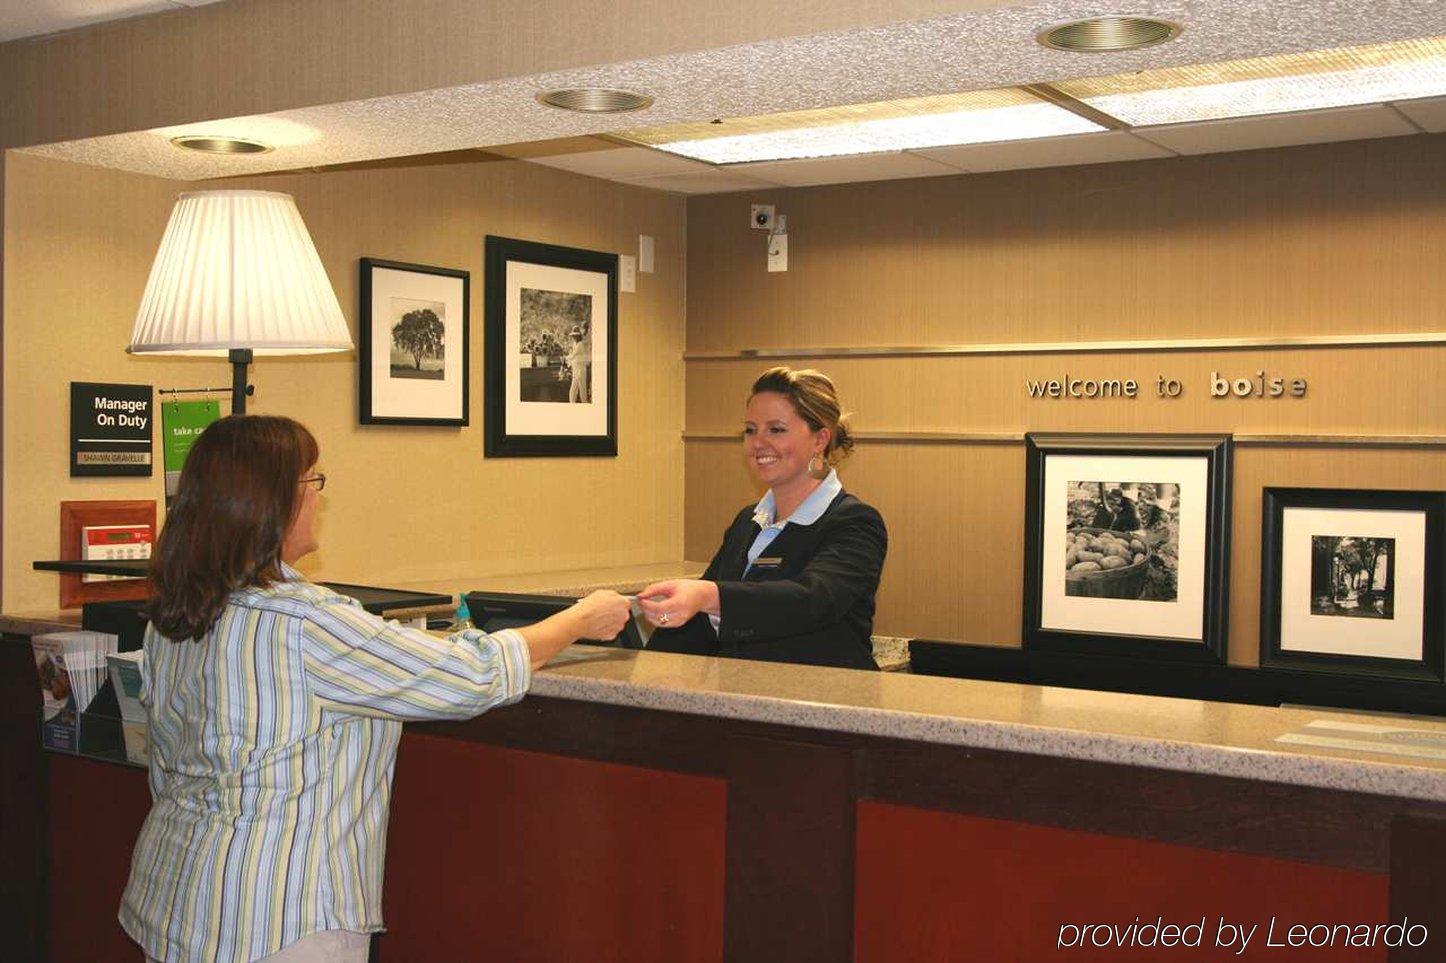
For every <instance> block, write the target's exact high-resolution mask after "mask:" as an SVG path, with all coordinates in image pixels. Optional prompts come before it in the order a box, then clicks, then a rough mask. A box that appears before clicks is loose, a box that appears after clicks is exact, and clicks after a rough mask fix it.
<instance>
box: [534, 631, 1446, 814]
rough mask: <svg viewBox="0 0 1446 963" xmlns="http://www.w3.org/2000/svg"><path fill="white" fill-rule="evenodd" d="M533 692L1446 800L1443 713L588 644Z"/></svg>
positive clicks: (542, 677)
mask: <svg viewBox="0 0 1446 963" xmlns="http://www.w3.org/2000/svg"><path fill="white" fill-rule="evenodd" d="M532 692H533V693H534V694H536V695H540V696H550V697H554V698H559V699H576V700H582V701H589V702H600V703H609V704H613V705H623V706H634V707H638V708H646V709H662V710H668V711H673V712H687V713H694V714H699V715H713V716H721V717H725V718H731V719H747V720H752V721H757V722H771V723H777V724H780V725H788V726H798V727H802V728H809V729H824V730H832V731H839V732H851V733H858V734H863V735H874V736H884V737H889V738H895V739H906V740H918V741H923V742H932V743H943V744H949V745H958V746H971V747H977V748H982V749H998V750H1004V751H1009V752H1023V753H1031V754H1036V755H1048V756H1060V757H1065V758H1072V759H1087V760H1094V761H1100V762H1112V763H1121V764H1124V765H1132V766H1145V767H1148V768H1156V769H1171V770H1179V771H1185V772H1197V773H1206V774H1213V775H1220V776H1231V777H1237V778H1244V779H1256V780H1262V781H1267V782H1278V783H1289V784H1296V785H1303V786H1318V787H1324V788H1330V789H1342V790H1348V791H1353V792H1364V793H1376V794H1381V795H1387V796H1397V797H1404V798H1413V799H1426V800H1433V801H1437V802H1446V721H1441V720H1436V719H1427V718H1416V717H1404V716H1372V715H1365V714H1360V713H1348V712H1337V711H1334V710H1324V709H1321V710H1314V709H1300V708H1269V707H1263V706H1245V705H1234V704H1230V703H1221V702H1200V701H1196V700H1191V699H1168V698H1162V697H1155V696H1140V695H1125V694H1121V693H1109V692H1096V691H1089V690H1082V689H1060V688H1051V687H1045V686H1028V685H1015V684H1012V683H1003V682H982V681H975V680H970V679H945V678H935V677H926V676H916V675H909V674H903V673H887V672H856V671H851V670H847V669H827V668H819V667H814V666H799V665H781V664H777V663H768V662H747V661H743V660H735V659H711V658H703V657H699V656H686V655H673V654H670V653H662V652H646V651H644V652H636V651H626V650H618V649H599V648H592V647H587V646H574V647H572V648H570V649H567V650H565V651H564V652H563V653H561V654H560V655H559V656H558V657H557V658H556V659H554V660H553V661H552V662H551V663H549V665H548V666H547V667H546V668H545V669H543V670H542V671H540V672H538V673H537V675H536V677H535V678H534V680H533V685H532ZM1358 744H1359V745H1364V746H1368V747H1370V748H1371V749H1372V750H1373V751H1363V750H1359V749H1355V748H1351V746H1353V745H1358Z"/></svg>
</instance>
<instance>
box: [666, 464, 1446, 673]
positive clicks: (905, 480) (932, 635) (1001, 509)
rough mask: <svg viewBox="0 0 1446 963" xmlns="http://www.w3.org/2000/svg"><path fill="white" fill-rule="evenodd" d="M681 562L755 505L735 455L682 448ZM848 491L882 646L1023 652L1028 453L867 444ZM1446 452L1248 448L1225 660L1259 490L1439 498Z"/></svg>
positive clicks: (1252, 565) (1256, 573) (1250, 647)
mask: <svg viewBox="0 0 1446 963" xmlns="http://www.w3.org/2000/svg"><path fill="white" fill-rule="evenodd" d="M686 467H687V473H688V491H687V497H686V500H685V505H684V513H685V516H686V518H687V536H686V539H685V549H684V550H685V552H686V553H687V556H688V557H689V558H698V559H707V558H710V557H712V554H713V552H714V551H715V550H716V549H717V546H718V543H719V539H720V536H721V534H722V532H723V529H724V528H725V527H726V526H727V523H728V522H729V521H731V520H732V517H733V514H734V513H735V512H737V510H738V509H739V508H741V507H742V506H743V505H745V504H747V503H748V502H749V501H750V499H756V498H757V497H758V495H759V492H758V491H757V490H756V489H755V488H754V486H753V483H752V480H751V478H750V477H749V474H748V470H747V468H746V467H745V466H744V464H743V457H742V451H741V447H740V446H739V445H737V444H735V443H733V442H727V441H712V440H695V441H690V442H689V443H688V445H687V463H686ZM840 475H841V477H842V478H843V481H844V485H845V487H847V488H848V489H849V490H850V491H852V492H854V493H855V494H856V495H858V496H859V497H860V498H862V499H864V500H865V501H867V502H869V503H870V504H872V505H874V506H875V507H876V508H878V509H879V511H880V512H881V513H882V514H883V516H884V521H885V523H886V524H887V525H888V528H889V554H888V559H887V561H886V562H885V565H884V578H883V583H882V585H881V586H880V589H879V595H878V606H879V608H878V616H877V619H876V621H875V625H874V631H875V632H876V633H877V634H879V635H897V636H907V637H914V638H929V639H943V640H951V641H961V642H973V643H987V644H1000V645H1014V646H1017V645H1019V644H1020V628H1021V626H1020V623H1021V620H1022V618H1023V608H1022V607H1023V592H1024V586H1023V566H1024V554H1023V540H1024V449H1023V446H1022V445H1020V444H917V443H912V444H911V443H878V442H875V443H862V444H861V445H860V446H859V449H858V450H857V451H856V452H855V453H854V456H853V457H852V458H850V459H849V460H848V461H846V462H845V463H844V465H843V467H842V468H841V469H840ZM1443 483H1446V450H1442V449H1439V448H1437V449H1422V450H1415V449H1412V450H1402V449H1388V448H1373V449H1362V450H1357V449H1345V448H1339V447H1314V448H1284V447H1274V446H1255V445H1247V446H1242V447H1240V448H1238V449H1237V450H1236V458H1235V489H1234V518H1233V524H1232V526H1231V538H1232V546H1231V564H1230V579H1231V586H1230V662H1231V663H1232V664H1235V665H1256V664H1258V662H1259V634H1258V632H1259V619H1260V611H1259V610H1260V505H1261V497H1262V494H1261V493H1262V489H1263V488H1264V487H1265V486H1288V485H1299V486H1306V487H1319V488H1408V489H1411V488H1440V487H1441V486H1442V484H1443Z"/></svg>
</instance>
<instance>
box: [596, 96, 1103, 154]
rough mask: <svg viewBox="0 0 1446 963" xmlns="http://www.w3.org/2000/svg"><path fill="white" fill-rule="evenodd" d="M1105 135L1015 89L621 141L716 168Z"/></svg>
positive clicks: (772, 117) (651, 133) (750, 120)
mask: <svg viewBox="0 0 1446 963" xmlns="http://www.w3.org/2000/svg"><path fill="white" fill-rule="evenodd" d="M1104 129H1105V128H1104V127H1102V126H1100V125H1099V124H1096V123H1093V122H1092V121H1089V120H1087V119H1085V118H1083V117H1080V116H1078V115H1076V114H1073V113H1071V112H1069V111H1067V110H1064V109H1062V108H1060V107H1057V106H1055V105H1054V104H1051V103H1048V102H1046V101H1043V100H1041V99H1040V98H1039V97H1036V96H1035V95H1033V94H1031V93H1029V92H1028V91H1025V90H1021V89H1019V88H1015V87H1009V88H1002V89H999V90H984V91H974V92H971V93H965V94H946V95H942V96H937V97H919V98H915V99H912V100H898V101H885V102H883V103H875V104H852V105H849V106H845V107H831V108H824V109H819V110H804V111H792V112H789V113H783V114H768V115H764V116H760V117H740V118H734V119H732V120H726V121H723V122H721V123H720V122H718V121H710V122H704V123H694V124H675V125H670V126H668V127H655V128H651V129H645V130H634V131H627V132H624V133H622V134H616V135H614V136H616V137H618V138H619V139H622V140H629V141H632V142H633V143H637V144H643V145H646V146H648V147H654V148H657V149H658V150H663V151H667V152H669V153H672V154H678V155H681V156H683V157H691V158H693V159H694V160H701V161H705V162H707V163H710V164H744V163H751V162H754V161H774V160H793V159H797V158H804V157H840V156H845V155H850V154H876V153H883V152H886V151H900V150H915V149H922V148H927V147H949V146H953V145H956V144H983V143H992V142H998V141H1009V140H1029V139H1032V138H1036V137H1053V136H1057V135H1060V134H1083V133H1090V132H1093V131H1101V130H1104Z"/></svg>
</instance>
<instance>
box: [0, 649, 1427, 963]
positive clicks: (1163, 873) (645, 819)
mask: <svg viewBox="0 0 1446 963" xmlns="http://www.w3.org/2000/svg"><path fill="white" fill-rule="evenodd" d="M0 649H3V652H4V663H3V674H4V677H5V679H6V683H5V686H4V688H5V691H6V693H7V695H8V696H9V700H8V701H7V703H6V710H5V711H6V716H7V720H6V736H5V739H4V756H3V760H0V761H3V769H0V774H3V778H4V788H3V793H4V799H3V801H4V803H5V806H6V810H5V818H4V820H3V822H0V829H3V833H4V835H5V839H4V847H5V848H4V852H5V854H6V858H5V860H4V861H3V862H4V869H3V873H4V905H5V907H6V909H5V912H6V914H7V919H6V922H5V927H6V930H5V932H4V933H3V934H0V938H3V941H4V943H3V945H4V946H6V947H9V948H11V949H13V948H14V947H16V946H21V947H24V948H25V954H35V955H33V956H32V955H25V954H22V955H20V956H12V955H10V953H9V952H6V953H4V954H3V955H4V956H5V958H7V959H31V958H37V959H43V958H46V957H45V956H43V955H40V954H43V953H44V952H45V948H47V947H48V954H49V956H48V958H50V959H53V960H57V961H64V960H87V961H97V960H111V959H115V960H135V959H137V958H138V956H137V954H136V952H135V950H134V948H133V947H132V946H131V945H130V944H129V943H128V941H126V940H125V938H124V936H123V934H122V933H121V932H120V930H119V928H118V927H117V925H116V924H115V921H114V919H115V908H116V902H117V900H118V898H119V895H120V891H121V887H122V886H123V884H124V880H125V875H126V871H127V862H128V857H129V851H130V846H131V843H132V841H133V839H134V836H135V832H136V830H137V828H138V826H139V824H140V821H141V819H142V818H143V817H144V814H145V812H146V809H147V807H148V804H149V800H148V795H147V789H146V783H145V775H144V772H143V771H141V770H140V769H137V768H133V767H129V766H122V765H117V764H112V763H106V762H99V761H93V760H89V759H84V758H76V757H68V756H63V755H57V754H51V753H42V752H41V751H40V750H39V748H38V742H39V737H38V734H36V732H35V729H36V724H35V723H36V719H37V716H38V711H39V706H38V697H37V696H35V695H34V693H35V691H36V686H35V685H34V682H33V678H24V677H23V675H24V673H25V672H26V671H29V672H32V673H33V668H32V667H31V666H29V665H27V663H26V661H25V660H26V658H28V648H26V647H24V646H22V645H21V644H20V641H19V639H18V638H17V637H15V636H7V642H6V644H4V645H3V646H0ZM20 682H23V683H24V684H23V685H22V684H19V683H20ZM25 692H28V693H30V694H31V695H30V697H29V698H30V703H29V704H28V705H26V706H23V707H17V704H16V701H17V700H19V699H21V698H22V694H23V693H25ZM27 713H29V715H28V716H27ZM27 719H28V722H27V721H26V720H27ZM385 908H386V921H387V924H388V927H389V929H388V932H387V933H386V934H385V935H383V936H381V937H380V938H379V939H378V940H376V942H375V951H374V959H380V960H384V961H393V960H397V961H427V960H472V959H485V960H526V961H542V960H557V961H564V960H566V961H574V960H588V961H596V960H607V961H612V960H616V961H628V963H642V961H669V963H672V961H692V960H700V961H701V960H729V961H750V963H751V961H768V960H781V961H810V960H820V961H825V960H826V961H848V960H857V961H860V963H870V961H910V963H919V961H946V960H947V961H976V960H977V961H989V963H1003V961H1026V963H1032V961H1038V960H1054V959H1079V960H1111V961H1114V960H1154V959H1164V960H1180V961H1194V960H1225V959H1232V960H1238V959H1246V960H1251V959H1254V960H1287V961H1288V960H1294V959H1300V960H1308V961H1316V960H1415V959H1420V960H1443V959H1446V722H1441V721H1437V720H1427V719H1417V718H1402V717H1381V716H1364V715H1353V714H1346V713H1339V712H1334V711H1330V712H1327V711H1317V710H1310V709H1269V708H1260V707H1251V706H1239V705H1226V704H1218V703H1207V702H1193V701H1188V700H1177V699H1163V698H1153V697H1143V696H1131V695H1119V694H1108V693H1099V692H1090V691H1081V690H1069V689H1056V688H1043V687H1034V686H1019V685H1012V684H1005V683H994V682H974V681H966V680H957V679H942V678H925V677H916V676H910V675H898V674H891V673H865V672H851V671H847V670H839V669H822V668H813V667H804V666H791V665H776V664H768V663H750V662H742V661H731V660H720V659H709V658H700V657H692V656H681V655H670V654H664V653H651V652H630V651H621V650H614V649H599V648H589V647H573V648H572V649H570V650H568V651H567V652H564V653H563V654H562V655H561V656H560V657H559V658H558V660H556V661H555V662H554V663H553V664H552V665H550V666H549V667H548V668H546V669H545V670H543V671H541V672H539V673H538V674H537V676H536V678H535V681H534V685H533V689H532V693H531V694H530V695H529V696H528V697H527V698H526V699H524V700H523V701H522V702H521V703H519V704H518V705H516V706H512V707H508V708H506V709H502V710H499V711H496V712H492V713H488V714H487V715H484V716H482V717H480V718H478V719H475V720H471V721H467V722H459V723H429V724H422V725H410V726H408V727H407V732H406V735H405V737H404V739H403V741H402V746H401V751H400V755H399V758H398V762H397V770H396V781H395V790H394V796H393V807H392V818H391V826H390V831H389V837H388V853H387V877H386V895H385ZM1381 924H1395V925H1394V926H1391V925H1381ZM1242 927H1243V929H1242ZM1247 934H1248V935H1247ZM1242 938H1244V939H1247V940H1248V944H1247V946H1246V948H1245V952H1244V953H1239V952H1238V951H1239V949H1240V943H1241V940H1242ZM1327 939H1328V940H1329V941H1330V942H1331V943H1332V944H1333V945H1332V946H1324V947H1322V946H1317V947H1311V946H1310V945H1309V943H1310V942H1316V943H1320V942H1322V941H1325V940H1327ZM1423 939H1424V940H1425V942H1424V945H1420V946H1418V947H1416V948H1410V947H1407V946H1405V945H1404V944H1405V943H1406V942H1408V941H1409V942H1415V943H1420V942H1421V941H1422V940H1423ZM1292 940H1296V941H1298V943H1297V945H1293V944H1292ZM1101 941H1103V942H1105V943H1107V944H1108V945H1107V946H1105V947H1101V946H1100V945H1099V944H1100V943H1101ZM1392 943H1400V944H1403V945H1402V946H1401V947H1399V948H1397V947H1392V946H1391V944H1392Z"/></svg>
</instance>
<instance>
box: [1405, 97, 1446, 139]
mask: <svg viewBox="0 0 1446 963" xmlns="http://www.w3.org/2000/svg"><path fill="white" fill-rule="evenodd" d="M1392 106H1393V107H1395V108H1396V109H1397V110H1399V111H1400V112H1401V113H1403V114H1405V115H1406V116H1407V117H1409V118H1411V119H1412V120H1413V121H1415V122H1416V123H1417V124H1420V125H1421V126H1422V127H1424V128H1425V129H1426V130H1429V131H1430V132H1431V133H1433V134H1439V133H1441V132H1442V131H1446V97H1427V98H1425V99H1423V100H1398V101H1396V102H1395V103H1394V104H1392Z"/></svg>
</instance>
